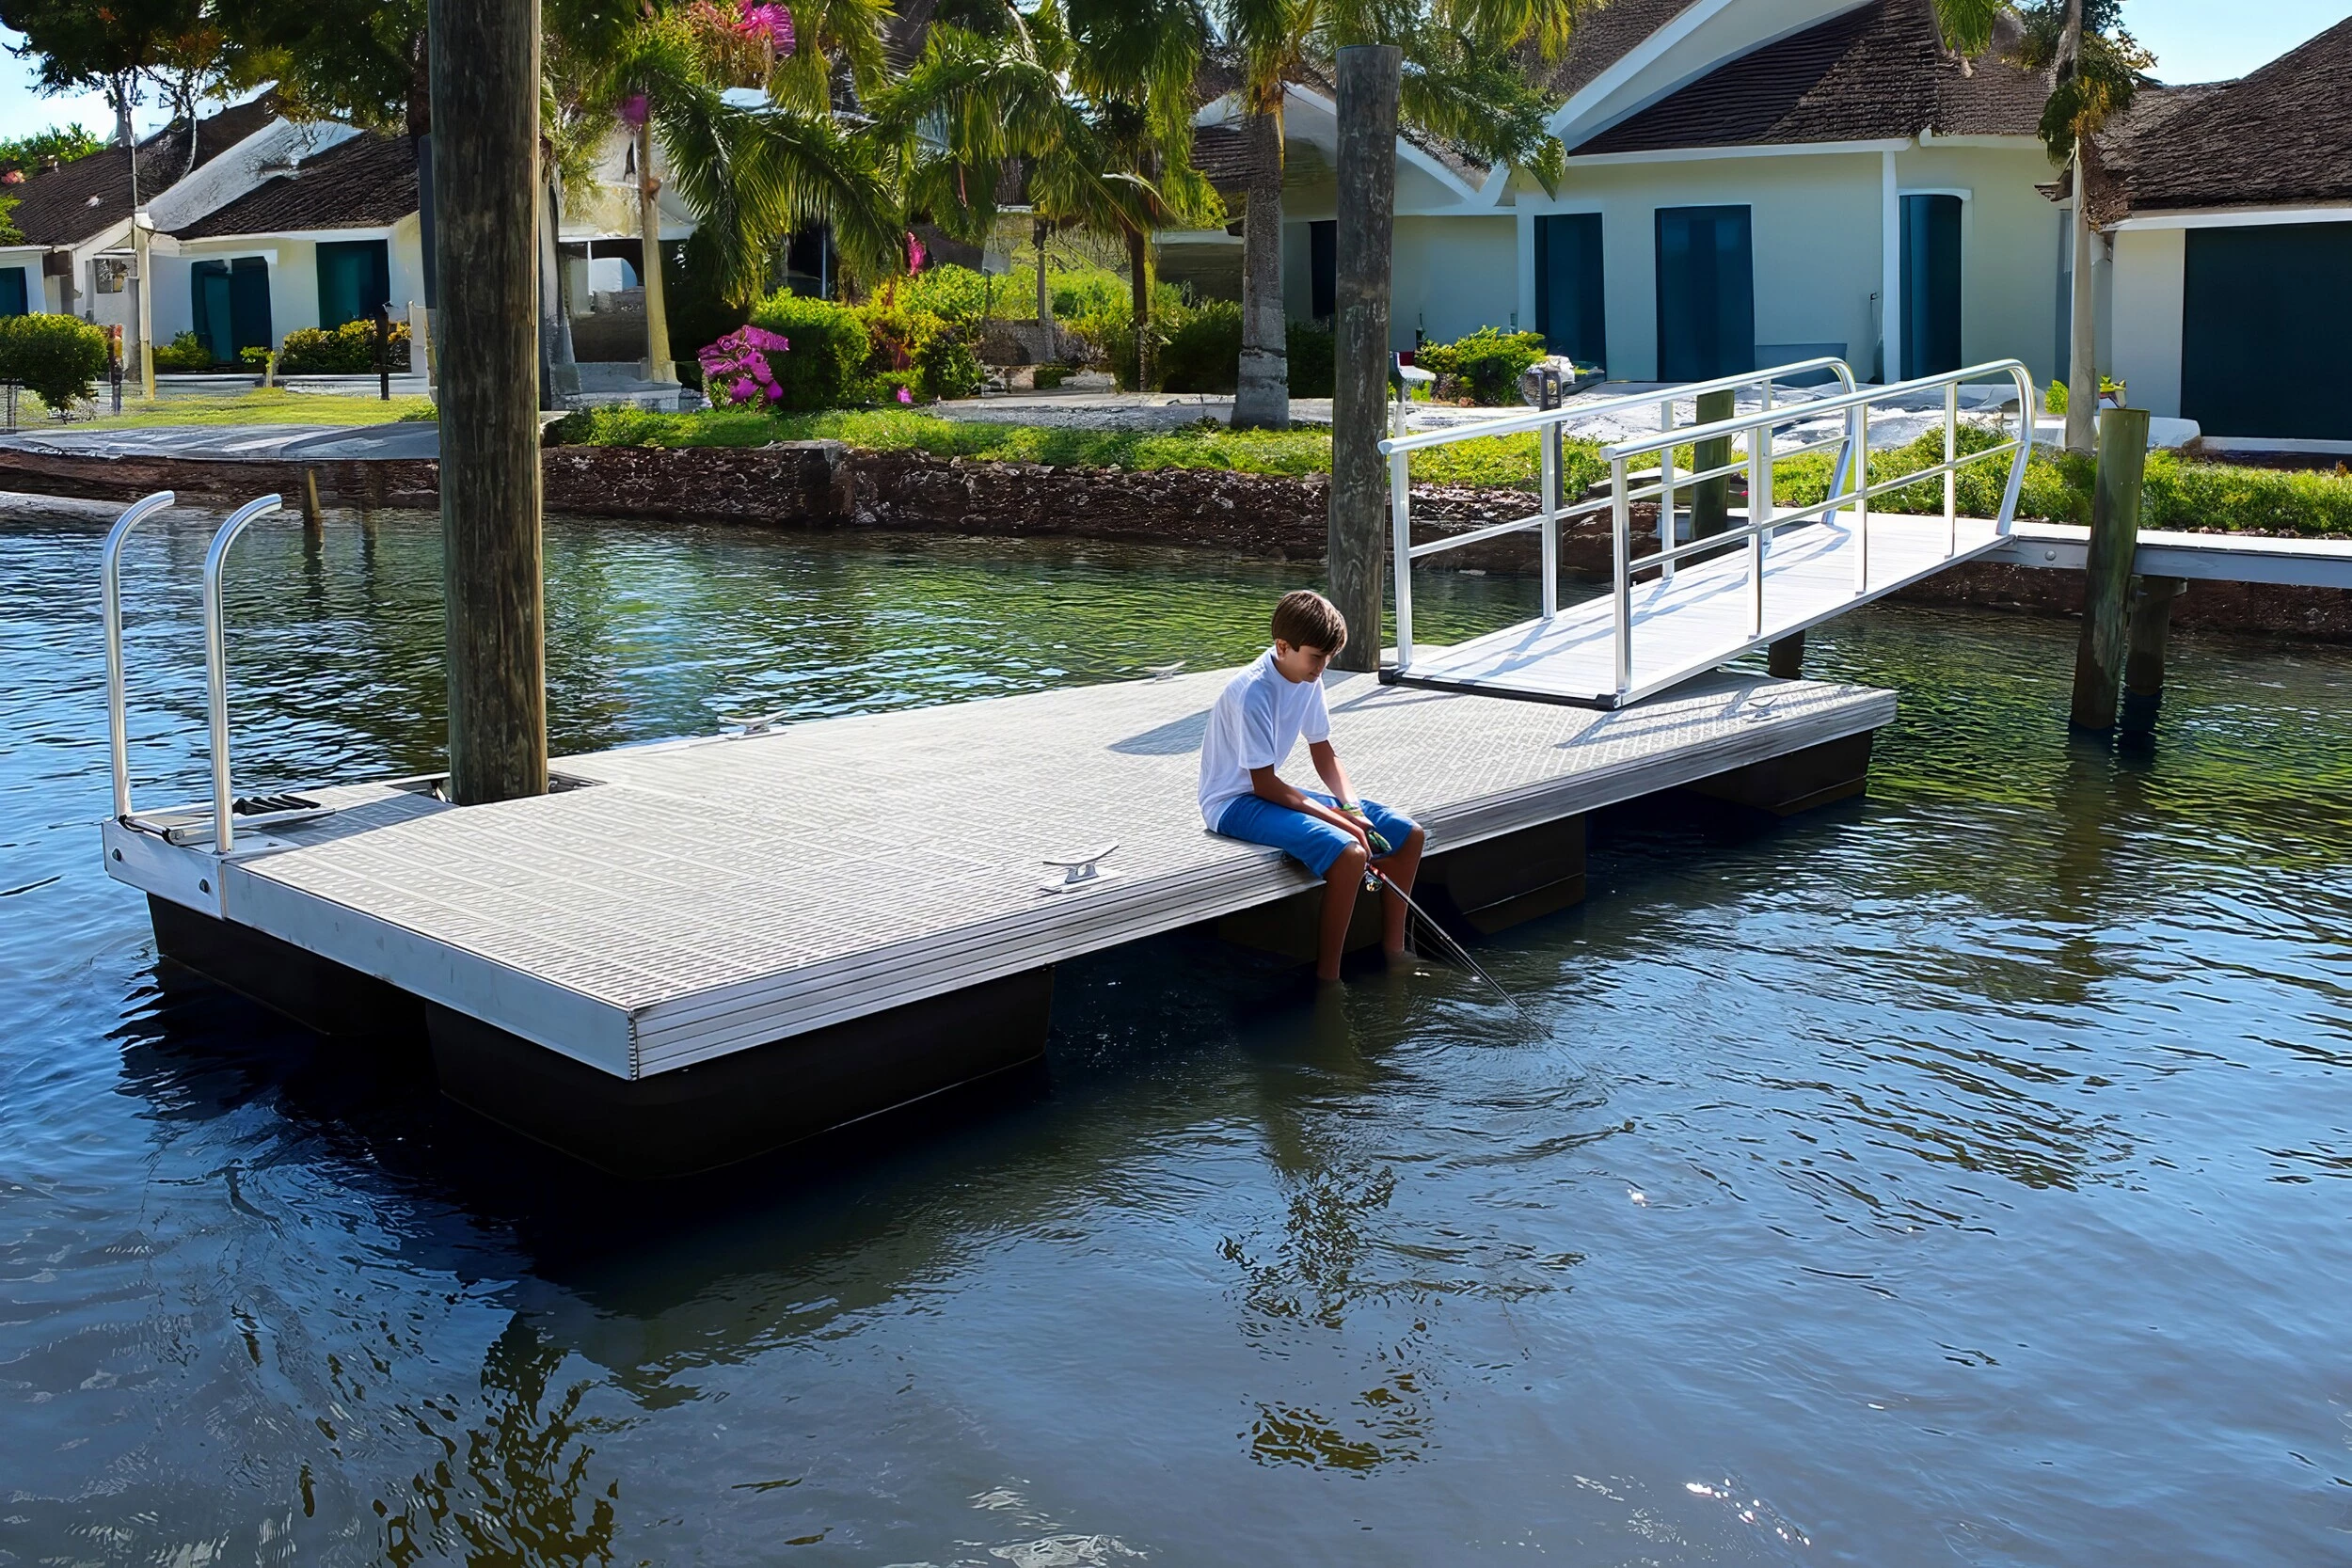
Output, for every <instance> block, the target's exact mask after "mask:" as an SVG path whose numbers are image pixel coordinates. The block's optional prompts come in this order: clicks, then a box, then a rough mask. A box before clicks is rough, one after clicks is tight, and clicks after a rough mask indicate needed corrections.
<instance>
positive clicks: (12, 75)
mask: <svg viewBox="0 0 2352 1568" xmlns="http://www.w3.org/2000/svg"><path fill="white" fill-rule="evenodd" d="M2347 8H2352V0H2236V3H2235V4H2233V5H2227V6H2217V5H2215V4H2214V3H2213V0H2124V4H2123V24H2124V25H2125V26H2126V27H2128V28H2130V29H2131V30H2132V32H2133V33H2134V34H2135V35H2136V36H2137V38H2138V40H2139V41H2140V42H2142V43H2144V44H2146V45H2147V46H2148V47H2149V48H2150V49H2152V50H2153V51H2155V55H2156V75H2157V77H2158V78H2159V79H2160V80H2162V81H2167V82H2215V81H2220V80H2223V79H2225V78H2227V77H2232V76H2243V75H2245V74H2246V73H2247V72H2248V71H2251V70H2253V69H2254V68H2255V67H2256V66H2259V65H2261V64H2262V63H2263V62H2264V61H2265V60H2269V59H2272V58H2275V57H2276V56H2278V55H2280V54H2282V53H2284V52H2285V51H2286V50H2288V49H2290V48H2292V47H2293V46H2294V45H2296V44H2298V43H2300V42H2302V41H2303V40H2305V39H2307V38H2310V37H2311V36H2312V35H2313V34H2314V33H2319V32H2324V31H2325V30H2326V29H2328V27H2330V26H2332V25H2334V24H2336V23H2338V22H2340V21H2342V20H2343V19H2344V16H2345V15H2346V14H2347ZM23 41H24V40H23V39H22V38H21V37H19V35H17V34H15V33H12V32H9V31H8V30H7V29H5V28H0V45H7V46H13V45H16V44H20V43H22V42H23ZM76 119H78V120H80V121H81V122H82V123H83V124H84V125H86V126H87V127H88V128H89V129H91V130H92V131H95V132H97V133H98V134H99V135H107V134H108V132H109V128H110V125H111V121H110V120H109V119H108V117H107V114H106V105H105V102H104V100H103V99H101V98H100V97H99V96H98V95H97V94H95V93H90V94H87V95H86V96H83V97H78V98H43V97H41V96H40V94H38V93H37V92H35V91H34V90H33V71H32V68H31V67H30V66H29V65H27V64H26V63H25V62H24V61H23V60H21V59H18V58H16V57H15V56H14V55H6V56H0V138H7V137H11V136H22V135H29V134H31V133H32V132H35V131H40V130H42V129H45V128H46V127H48V126H52V125H63V124H66V123H68V122H69V121H72V120H76ZM162 120H163V117H162V116H161V115H160V114H157V113H155V112H154V111H153V110H152V109H151V108H150V109H144V110H142V111H141V112H140V115H139V130H140V132H141V133H142V134H144V133H145V132H148V131H151V130H152V129H154V128H155V126H157V125H159V124H161V123H162Z"/></svg>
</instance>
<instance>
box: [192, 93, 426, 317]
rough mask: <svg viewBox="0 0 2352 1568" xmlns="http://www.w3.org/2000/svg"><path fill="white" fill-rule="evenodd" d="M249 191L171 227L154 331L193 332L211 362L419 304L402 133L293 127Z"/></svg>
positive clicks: (419, 268)
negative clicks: (297, 332) (385, 309)
mask: <svg viewBox="0 0 2352 1568" xmlns="http://www.w3.org/2000/svg"><path fill="white" fill-rule="evenodd" d="M281 123H287V124H288V129H289V131H290V132H291V133H292V134H291V135H288V136H287V137H286V138H285V140H284V145H283V146H282V148H281V149H280V151H281V153H282V156H281V157H280V158H279V159H278V161H276V162H274V163H272V164H269V165H267V166H263V167H262V168H260V169H259V170H257V172H258V173H259V174H260V175H261V176H262V178H261V179H260V180H259V181H258V182H256V183H254V184H253V185H251V186H250V187H249V188H248V189H246V190H245V191H243V192H241V193H239V194H237V195H235V196H233V197H231V198H230V199H228V200H226V201H223V202H222V203H220V204H219V205H218V206H215V207H212V208H210V209H209V210H207V211H204V212H202V213H201V214H198V215H194V216H192V217H190V218H189V219H187V220H186V221H183V222H182V223H180V224H179V225H177V226H176V227H174V228H173V229H172V230H171V231H170V238H171V242H172V243H171V245H170V247H169V248H170V252H171V256H170V259H169V260H166V259H164V258H162V257H160V256H159V258H158V260H157V262H156V266H155V273H156V279H155V307H154V321H155V335H156V337H157V338H158V339H159V340H162V341H169V340H170V339H172V338H173V337H176V336H177V335H178V334H180V333H182V332H194V333H195V334H196V335H197V336H198V337H199V339H201V340H203V341H204V342H205V343H206V344H207V345H208V346H209V347H210V348H211V349H212V351H213V357H214V358H215V360H218V361H221V362H224V363H234V362H235V360H236V358H237V356H238V354H239V352H240V351H242V350H244V349H247V348H274V347H276V346H277V345H278V342H279V341H281V340H282V339H283V337H284V336H285V334H286V333H287V332H289V331H292V330H294V329H296V328H302V327H316V326H324V327H335V326H341V325H343V324H344V323H345V322H350V321H357V320H360V319H362V318H365V317H368V316H371V315H373V313H374V311H375V309H376V308H377V307H378V306H379V305H387V304H389V305H390V306H391V307H392V309H393V310H394V312H395V314H398V313H399V312H400V311H401V310H402V309H404V308H405V302H407V301H409V300H421V299H422V298H423V297H424V281H423V279H424V270H423V261H422V258H423V249H422V245H421V239H420V229H419V225H418V219H417V157H416V152H415V150H414V149H413V148H412V146H411V145H410V143H409V141H408V139H407V138H406V137H405V136H391V135H381V134H379V133H377V132H373V131H354V130H352V129H351V128H350V127H347V126H342V125H331V124H308V125H293V124H291V123H289V122H281Z"/></svg>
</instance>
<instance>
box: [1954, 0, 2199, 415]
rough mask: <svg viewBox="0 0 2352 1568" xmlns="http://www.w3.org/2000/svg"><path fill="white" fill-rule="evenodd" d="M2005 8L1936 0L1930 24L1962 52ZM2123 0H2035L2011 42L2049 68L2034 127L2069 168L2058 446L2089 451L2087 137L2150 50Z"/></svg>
mask: <svg viewBox="0 0 2352 1568" xmlns="http://www.w3.org/2000/svg"><path fill="white" fill-rule="evenodd" d="M2007 9H2008V8H2007V7H2006V6H2004V5H2002V4H2001V3H2000V0H1935V17H1936V24H1937V26H1938V27H1939V28H1940V29H1941V30H1942V31H1943V34H1944V40H1945V42H1946V43H1947V44H1949V45H1950V46H1951V47H1952V48H1953V49H1954V50H1956V51H1957V52H1958V53H1960V54H1962V55H1980V54H1982V53H1984V51H1985V50H1986V49H1987V48H1989V47H1990V46H1991V43H1992V39H1993V25H1994V21H1995V20H1996V19H1997V18H1998V17H1999V16H2000V15H2001V14H2002V13H2003V12H2004V11H2005V10H2007ZM2121 11H2122V0H2038V3H2036V4H2033V5H2030V6H2028V7H2027V8H2026V9H2025V11H2024V12H2023V13H2022V20H2023V22H2024V23H2025V32H2024V35H2023V37H2022V38H2021V40H2020V41H2019V42H2018V44H2017V46H2016V49H2015V52H2014V53H2015V57H2016V61H2017V63H2018V64H2019V65H2021V66H2023V67H2025V68H2026V70H2028V71H2049V72H2051V90H2050V97H2049V99H2048V101H2047V102H2046V103H2044V104H2043V105H2042V124H2041V128H2040V134H2041V136H2042V146H2043V147H2045V148H2046V149H2048V150H2049V153H2050V158H2051V161H2052V162H2054V163H2063V164H2065V165H2067V166H2068V168H2069V179H2070V182H2071V183H2072V185H2073V187H2074V208H2073V210H2072V211H2071V213H2070V214H2068V219H2067V236H2068V253H2069V256H2070V257H2071V263H2070V264H2071V267H2072V272H2073V276H2072V278H2071V279H2070V281H2071V283H2072V297H2071V299H2070V300H2069V311H2068V316H2069V320H2068V332H2067V356H2066V357H2067V365H2066V445H2067V446H2068V447H2069V448H2070V449H2071V450H2073V451H2090V448H2091V446H2092V444H2093V441H2094V440H2095V435H2094V432H2095V428H2096V426H2095V420H2096V418H2097V415H2098V411H2099V372H2098V365H2097V354H2098V339H2097V321H2096V319H2095V305H2094V302H2093V300H2092V298H2091V291H2090V228H2091V225H2090V186H2091V184H2092V182H2094V181H2095V180H2096V179H2097V177H2098V152H2099V149H2098V144H2097V143H2096V142H2095V141H2094V140H2093V139H2092V138H2093V137H2094V136H2095V135H2097V134H2098V132H2099V131H2100V130H2101V129H2102V128H2103V127H2105V126H2106V123H2107V121H2108V120H2109V119H2112V118H2113V117H2114V116H2115V115H2117V114H2119V113H2121V112H2122V110H2123V109H2125V108H2126V107H2128V106H2129V105H2130V103H2131V101H2132V96H2133V94H2134V93H2135V92H2137V90H2138V87H2139V76H2140V72H2142V71H2146V70H2147V69H2148V68H2149V67H2151V66H2153V64H2155V60H2154V58H2153V56H2152V55H2149V54H2148V52H2147V51H2146V50H2144V49H2142V48H2141V47H2140V46H2139V45H2138V44H2137V42H2135V41H2134V40H2133V39H2132V36H2131V35H2130V34H2129V33H2127V32H2125V31H2124V30H2123V28H2122V23H2121Z"/></svg>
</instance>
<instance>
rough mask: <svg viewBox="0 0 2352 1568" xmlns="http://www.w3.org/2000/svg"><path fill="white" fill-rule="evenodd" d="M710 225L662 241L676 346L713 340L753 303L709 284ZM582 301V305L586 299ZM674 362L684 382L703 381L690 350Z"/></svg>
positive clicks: (665, 311) (665, 300) (665, 314)
mask: <svg viewBox="0 0 2352 1568" xmlns="http://www.w3.org/2000/svg"><path fill="white" fill-rule="evenodd" d="M708 231H709V230H707V228H705V229H698V230H695V231H694V233H693V234H692V235H691V237H690V238H688V239H685V240H682V241H678V240H669V241H664V242H663V243H662V245H661V316H662V319H663V320H664V321H666V322H668V323H669V324H670V344H671V346H672V347H673V348H674V349H683V348H687V347H690V346H699V345H701V344H704V343H715V342H717V341H719V340H720V339H722V338H723V337H725V336H726V335H727V334H728V333H730V332H732V331H734V330H735V329H736V328H737V327H739V326H741V325H743V324H744V323H745V322H747V321H749V320H750V319H751V314H752V308H751V307H750V306H748V305H734V304H730V303H729V302H728V301H727V299H726V297H725V296H724V295H723V294H722V293H719V291H718V290H717V289H716V288H714V287H712V285H711V281H710V280H711V278H712V277H715V276H716V275H717V268H716V267H715V266H713V265H712V263H711V261H710V260H709V258H708V256H707V250H708V248H709V246H710V245H711V243H712V242H711V241H709V240H708V239H706V238H705V237H704V236H705V235H706V234H707V232H708ZM586 305H587V301H585V300H581V301H580V306H581V307H582V308H583V309H584V308H585V307H586ZM676 364H677V373H678V379H679V380H680V381H681V382H683V383H685V384H686V385H688V386H692V387H700V386H701V385H702V367H701V366H700V365H699V364H697V363H696V362H695V360H694V356H692V355H691V354H689V355H685V356H681V357H679V358H678V359H677V360H676Z"/></svg>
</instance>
